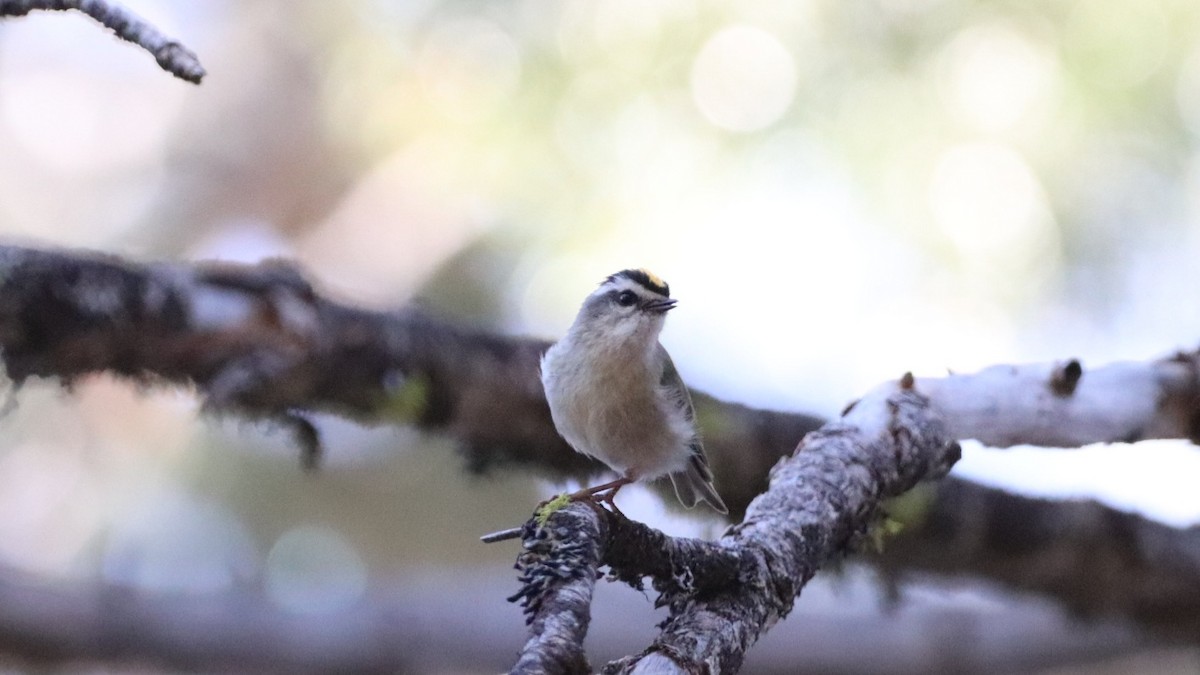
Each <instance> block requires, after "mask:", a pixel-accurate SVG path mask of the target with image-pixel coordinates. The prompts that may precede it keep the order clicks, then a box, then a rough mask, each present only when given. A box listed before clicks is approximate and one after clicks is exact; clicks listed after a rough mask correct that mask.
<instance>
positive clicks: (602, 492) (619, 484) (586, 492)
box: [567, 476, 633, 517]
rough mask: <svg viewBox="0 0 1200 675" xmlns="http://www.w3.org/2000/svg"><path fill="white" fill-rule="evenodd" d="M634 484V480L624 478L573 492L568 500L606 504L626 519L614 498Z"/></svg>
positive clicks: (568, 496)
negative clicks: (585, 500) (623, 489)
mask: <svg viewBox="0 0 1200 675" xmlns="http://www.w3.org/2000/svg"><path fill="white" fill-rule="evenodd" d="M632 482H633V479H632V478H629V477H627V476H622V477H621V478H618V479H616V480H613V481H609V482H607V483H603V484H601V485H595V486H592V487H590V488H586V489H583V490H580V491H578V492H572V493H571V494H569V495H567V498H568V499H570V500H571V501H579V500H582V499H587V500H590V501H592V502H598V501H599V502H604V503H606V504H608V505H609V506H611V507H612V510H613V511H616V512H617V513H618V514H620V515H621V516H622V517H624V516H625V514H624V513H621V509H619V508H617V505H616V503H615V502H613V498H614V497H616V496H617V492H618V491H619V490H620V489H621V488H623V487H625V486H626V485H629V484H630V483H632Z"/></svg>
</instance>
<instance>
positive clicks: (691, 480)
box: [671, 462, 729, 513]
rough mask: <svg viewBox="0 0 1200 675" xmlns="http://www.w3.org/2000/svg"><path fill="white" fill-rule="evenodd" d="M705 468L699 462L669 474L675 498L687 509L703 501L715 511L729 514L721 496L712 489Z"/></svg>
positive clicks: (710, 480)
mask: <svg viewBox="0 0 1200 675" xmlns="http://www.w3.org/2000/svg"><path fill="white" fill-rule="evenodd" d="M707 468H708V467H706V466H704V465H703V464H701V463H699V462H688V466H687V468H686V469H684V470H683V471H677V472H675V473H673V474H671V485H673V486H674V487H675V496H676V497H678V498H679V502H680V503H681V504H683V505H684V506H686V507H688V508H689V509H690V508H692V507H693V506H695V505H696V504H697V503H698V502H701V501H705V502H708V504H709V506H711V507H713V508H714V509H716V510H717V511H720V512H721V513H729V509H728V508H727V507H726V506H725V502H724V501H722V500H721V495H719V494H717V491H716V490H715V489H714V488H713V484H712V474H711V473H710V472H708V471H707V470H706V469H707Z"/></svg>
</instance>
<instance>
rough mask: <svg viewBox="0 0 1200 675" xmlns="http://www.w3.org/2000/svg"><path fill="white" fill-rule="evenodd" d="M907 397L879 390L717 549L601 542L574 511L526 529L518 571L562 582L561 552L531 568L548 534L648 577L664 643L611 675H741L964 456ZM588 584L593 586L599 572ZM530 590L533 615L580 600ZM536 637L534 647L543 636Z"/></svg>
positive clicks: (794, 466)
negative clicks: (662, 612)
mask: <svg viewBox="0 0 1200 675" xmlns="http://www.w3.org/2000/svg"><path fill="white" fill-rule="evenodd" d="M911 386H912V378H911V377H910V376H906V378H905V379H904V380H902V382H901V386H900V387H899V388H898V389H897V388H895V387H889V388H883V389H880V390H879V391H877V392H876V393H874V394H872V395H870V396H868V397H867V398H866V399H863V400H862V401H860V402H859V404H858V405H857V406H855V409H854V410H853V411H851V412H849V413H848V414H847V415H845V416H844V417H843V418H842V419H841V420H840V421H838V422H834V423H830V424H828V425H826V426H825V427H823V428H822V429H821V430H820V431H816V432H813V433H811V434H809V435H808V436H807V437H805V439H804V441H803V442H802V443H801V444H800V446H799V447H798V448H797V449H796V452H795V453H794V454H793V455H792V456H791V457H789V458H787V459H785V460H783V461H781V462H780V463H779V464H778V465H776V467H775V468H774V469H773V470H772V472H771V484H770V488H769V489H768V490H767V491H766V492H765V493H763V494H762V495H761V496H759V497H758V498H756V499H755V500H754V501H753V502H752V503H751V504H750V507H749V509H747V512H746V518H745V519H744V520H743V521H742V523H741V524H739V525H736V526H735V527H733V528H732V529H731V530H730V531H729V533H728V534H726V535H725V536H724V537H722V538H721V540H720V541H718V542H714V543H705V542H697V541H691V540H670V539H669V538H667V537H665V536H663V535H661V534H659V533H654V532H652V531H649V530H648V529H646V528H642V527H640V526H635V525H627V526H625V528H624V529H619V530H617V531H618V532H621V533H622V534H624V535H625V536H618V537H613V536H611V535H610V536H602V533H603V535H607V534H608V533H610V532H612V531H613V530H612V529H611V528H602V527H601V526H600V524H599V523H598V522H597V521H598V520H599V519H600V516H598V515H592V516H590V517H587V516H588V512H589V511H590V510H591V509H589V508H587V507H584V506H581V505H576V506H573V507H572V508H569V509H564V510H563V511H559V512H557V513H554V514H553V515H551V516H550V517H549V519H548V522H547V525H546V527H545V528H540V527H537V524H536V522H535V521H534V522H531V523H530V524H528V525H527V526H526V536H525V539H524V544H525V552H523V553H522V562H521V566H522V568H523V569H526V570H529V569H546V570H550V572H549V574H550V575H551V576H550V581H552V580H553V579H555V578H557V577H558V576H559V575H561V574H562V572H561V571H560V570H559V569H558V568H557V567H556V566H555V563H556V562H558V560H557V559H556V557H555V556H556V554H555V553H554V551H553V550H548V551H546V552H544V553H542V552H540V551H538V553H537V555H538V557H539V560H544V562H543V563H542V565H541V566H540V567H537V568H534V567H532V566H530V564H529V561H528V560H527V559H526V558H527V557H528V556H529V555H530V554H531V551H537V549H535V548H534V547H535V546H537V545H538V543H539V542H541V541H544V540H545V539H546V537H547V535H546V534H545V532H546V530H547V529H549V530H550V531H552V532H553V533H554V536H553V537H552V540H553V541H554V542H556V543H557V544H558V545H559V546H564V547H567V548H569V549H571V550H577V549H580V548H582V549H589V548H590V547H592V546H598V547H599V548H600V549H601V554H600V558H601V560H602V561H603V562H604V563H606V564H609V565H612V566H613V569H614V574H615V575H616V576H617V577H618V578H620V579H623V580H626V581H632V582H634V584H635V586H638V587H640V581H638V580H640V578H641V577H642V576H643V575H651V576H652V577H653V580H654V584H655V587H656V588H658V589H659V590H660V596H659V600H658V603H659V604H666V605H669V606H670V615H669V616H668V618H667V620H666V622H665V623H664V624H663V630H662V633H661V634H660V635H659V636H658V638H657V639H656V640H655V641H654V644H653V645H651V647H650V648H649V649H648V650H646V652H643V653H642V654H639V655H637V656H635V657H630V658H626V659H623V660H621V661H618V662H614V663H612V664H609V666H608V667H606V668H605V672H606V673H618V672H620V673H624V672H638V671H639V669H641V670H643V671H644V670H645V669H646V668H647V667H650V668H652V669H653V672H681V673H691V672H714V673H734V672H737V670H738V668H739V667H740V666H741V663H742V659H743V657H744V655H745V652H746V649H748V648H749V647H750V646H751V645H752V644H753V643H754V642H755V641H756V640H757V639H758V637H759V636H760V635H762V634H763V633H765V632H766V631H767V630H768V629H770V628H771V626H773V625H774V624H775V623H776V622H777V621H778V620H779V619H781V618H783V617H785V616H787V614H788V612H790V611H791V608H792V604H793V602H794V600H795V598H796V596H797V595H799V593H800V591H801V589H802V588H803V587H804V585H805V584H807V583H808V581H809V580H810V579H811V578H812V577H813V575H814V574H816V571H817V570H818V569H819V568H820V567H821V566H822V565H823V564H825V563H826V562H827V561H829V560H830V559H832V558H833V557H835V556H839V555H842V554H844V553H845V552H846V551H847V550H849V549H850V548H851V547H852V545H853V544H854V543H855V542H856V541H859V540H860V539H861V537H862V536H863V535H864V534H865V533H866V532H867V530H868V528H869V527H870V526H871V525H872V523H873V522H874V521H875V520H876V518H877V517H878V516H879V514H880V512H881V511H880V509H881V507H882V504H883V501H884V500H886V499H888V498H890V497H894V496H896V495H899V494H900V493H902V492H904V491H905V490H907V489H909V488H911V487H912V486H913V485H915V484H916V483H917V482H918V481H919V480H922V479H933V478H940V477H941V476H944V475H945V474H946V472H947V471H949V470H950V467H951V466H952V465H953V463H954V462H955V461H957V460H958V457H959V454H960V451H959V448H958V445H957V444H956V443H953V442H951V441H949V440H948V437H947V436H946V435H945V431H944V427H943V426H942V424H941V422H940V420H938V419H937V418H936V417H935V416H933V415H931V414H930V411H929V406H928V402H927V400H926V399H925V398H924V397H923V396H921V395H920V394H918V393H916V392H915V391H913V390H912V389H911ZM609 518H618V520H620V518H619V517H615V516H609ZM581 522H584V523H587V526H586V527H582V526H580V525H579V523H581ZM642 543H650V544H651V545H649V546H645V545H639V544H642ZM582 573H583V574H588V575H589V576H590V574H591V570H590V569H588V570H585V571H583V572H582ZM714 577H715V578H717V579H719V583H714ZM523 581H524V582H525V586H524V588H523V589H522V592H521V593H520V594H519V596H520V597H522V598H523V599H524V601H525V604H526V608H527V609H528V610H531V611H536V608H538V607H540V606H545V605H547V604H551V603H562V602H569V601H576V600H577V598H564V597H563V593H564V592H567V589H565V588H563V586H562V585H560V584H555V583H551V582H550V581H547V579H546V578H545V576H543V575H529V574H526V575H524V576H523ZM531 628H532V633H533V637H532V638H531V641H530V642H531V643H533V644H536V641H537V640H538V639H539V638H540V636H541V634H540V632H539V631H544V630H545V628H544V626H539V625H538V624H537V623H535V624H534V625H533V626H532V627H531ZM580 642H582V640H580ZM663 657H666V658H665V659H664V658H663ZM523 658H524V656H523ZM646 659H648V660H646ZM542 660H543V661H544V659H542ZM517 670H520V669H519V668H518V669H517Z"/></svg>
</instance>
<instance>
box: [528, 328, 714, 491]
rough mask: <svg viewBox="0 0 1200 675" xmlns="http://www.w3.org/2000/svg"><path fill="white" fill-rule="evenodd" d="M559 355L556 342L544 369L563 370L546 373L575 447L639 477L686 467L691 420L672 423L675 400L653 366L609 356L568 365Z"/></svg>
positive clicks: (559, 419) (558, 419) (563, 429)
mask: <svg viewBox="0 0 1200 675" xmlns="http://www.w3.org/2000/svg"><path fill="white" fill-rule="evenodd" d="M557 356H559V355H558V354H556V353H555V350H554V349H553V348H552V349H551V351H550V352H548V353H547V357H546V358H547V361H548V362H544V363H543V372H546V369H547V368H557V370H555V371H554V372H556V374H557V375H558V376H557V377H555V378H543V381H544V382H545V384H546V398H547V400H548V401H549V403H550V412H551V415H552V416H553V418H554V423H555V426H556V427H557V428H558V431H559V433H560V434H562V436H563V438H565V439H566V440H567V442H568V443H570V444H571V446H572V447H573V448H575V450H577V451H579V452H582V453H584V454H587V455H591V456H593V457H595V458H597V459H599V460H601V461H603V462H604V463H606V464H608V465H609V466H610V467H612V468H613V469H614V470H616V471H618V472H620V473H621V474H623V475H628V476H630V477H633V478H638V479H652V478H657V477H659V476H662V475H665V474H667V473H671V472H674V471H678V470H680V469H682V468H684V466H685V465H686V462H687V457H688V453H687V452H686V446H687V444H688V442H689V441H690V440H691V435H692V432H691V428H690V425H686V424H684V425H679V424H676V425H674V426H673V425H672V424H670V423H669V421H668V420H669V419H670V418H669V417H668V416H667V415H666V414H665V413H666V410H665V407H666V406H671V405H674V403H673V402H670V401H668V400H667V399H666V398H665V397H664V396H663V395H662V394H661V393H660V392H659V384H658V378H657V377H653V376H652V374H651V373H649V371H648V369H637V368H631V367H630V366H631V365H632V364H631V363H629V361H628V360H626V361H625V362H623V363H622V362H620V361H618V360H617V359H604V358H591V359H582V360H580V362H579V363H578V364H577V365H575V367H574V368H571V369H564V368H563V367H562V364H561V363H556V362H554V359H555V358H556V357H557ZM547 379H552V380H553V381H546V380H547Z"/></svg>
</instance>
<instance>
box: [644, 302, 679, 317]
mask: <svg viewBox="0 0 1200 675" xmlns="http://www.w3.org/2000/svg"><path fill="white" fill-rule="evenodd" d="M677 302H679V301H678V300H673V299H671V298H665V299H663V300H651V301H650V302H647V303H646V304H645V305H644V307H645V309H646V311H647V312H654V313H656V314H666V313H667V312H669V311H670V310H672V309H674V308H675V303H677Z"/></svg>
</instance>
